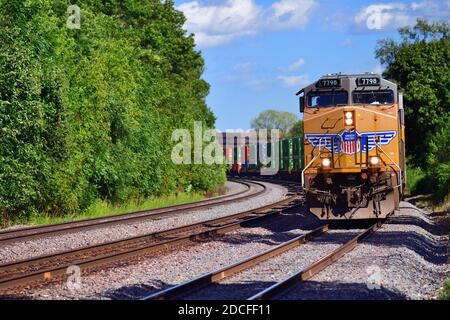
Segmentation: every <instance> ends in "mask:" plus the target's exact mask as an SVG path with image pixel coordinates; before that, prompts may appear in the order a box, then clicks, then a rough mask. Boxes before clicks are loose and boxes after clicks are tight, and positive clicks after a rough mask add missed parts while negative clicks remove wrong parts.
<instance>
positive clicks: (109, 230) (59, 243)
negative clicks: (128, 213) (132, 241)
mask: <svg viewBox="0 0 450 320" xmlns="http://www.w3.org/2000/svg"><path fill="white" fill-rule="evenodd" d="M266 185H267V187H268V189H267V192H265V193H264V194H262V195H260V196H257V197H254V198H251V199H248V200H244V201H239V202H236V203H232V204H226V205H222V206H215V207H211V208H208V209H204V210H194V211H191V212H189V211H186V212H184V213H181V214H177V215H171V216H169V217H165V218H164V217H163V218H158V219H153V220H152V219H148V220H144V221H140V222H132V223H125V224H118V225H113V226H107V227H101V228H98V229H92V230H86V231H78V232H73V233H68V234H64V235H57V236H51V237H45V238H41V239H31V240H28V241H22V242H16V243H11V244H7V245H5V246H2V247H0V264H1V263H7V262H10V261H15V260H22V259H27V258H31V257H36V256H40V255H45V254H51V253H55V252H58V251H66V250H71V249H76V248H81V247H85V246H91V245H96V244H101V243H105V242H109V241H115V240H120V239H124V238H129V237H135V236H141V235H145V234H148V233H152V232H158V231H162V230H167V229H172V228H176V227H181V226H184V225H189V224H192V223H196V222H201V221H206V220H210V219H214V218H218V217H223V216H227V215H232V214H235V213H239V212H242V211H245V210H251V209H254V208H258V207H261V206H264V205H266V204H270V203H273V202H276V201H279V200H281V199H282V198H284V197H285V195H286V193H287V189H286V188H284V187H281V186H278V185H274V184H266ZM227 187H228V188H229V190H230V192H232V193H236V192H238V191H236V190H235V189H236V188H237V189H238V190H241V191H242V188H243V186H242V185H241V184H238V183H234V182H228V183H227ZM244 188H245V187H244ZM255 189H256V190H261V189H262V187H260V186H256V187H255Z"/></svg>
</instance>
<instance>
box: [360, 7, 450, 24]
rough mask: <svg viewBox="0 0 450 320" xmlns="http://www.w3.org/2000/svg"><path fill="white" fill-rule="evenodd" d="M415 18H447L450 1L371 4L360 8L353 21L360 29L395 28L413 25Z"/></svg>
mask: <svg viewBox="0 0 450 320" xmlns="http://www.w3.org/2000/svg"><path fill="white" fill-rule="evenodd" d="M417 18H426V19H428V20H442V19H444V20H448V19H449V18H450V1H447V2H446V3H445V2H443V1H441V0H424V1H422V2H412V3H411V4H405V3H399V2H389V3H378V4H372V5H369V6H367V7H364V8H362V9H361V10H360V11H359V12H358V13H357V14H356V16H355V18H354V22H355V24H356V25H357V27H358V28H359V29H360V30H361V29H362V30H368V29H372V30H395V29H398V28H400V27H405V26H408V25H414V24H415V21H416V20H417Z"/></svg>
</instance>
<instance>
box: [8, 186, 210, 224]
mask: <svg viewBox="0 0 450 320" xmlns="http://www.w3.org/2000/svg"><path fill="white" fill-rule="evenodd" d="M215 195H216V194H215ZM211 196H213V195H211ZM205 198H206V197H205V196H204V195H203V194H200V193H179V194H177V195H170V196H163V197H158V198H150V199H146V200H143V201H129V202H127V203H125V204H122V205H112V204H111V203H108V202H106V201H101V200H97V201H96V202H95V203H94V204H92V205H91V206H90V207H89V208H88V209H87V210H85V211H84V212H83V213H81V214H77V215H66V216H61V217H55V216H50V215H32V216H31V217H30V218H29V219H27V220H26V221H25V220H22V221H14V222H12V223H11V224H29V225H45V224H54V223H60V222H67V221H77V220H83V219H89V218H96V217H105V216H113V215H118V214H123V213H127V212H133V211H140V210H149V209H155V208H162V207H168V206H173V205H178V204H183V203H188V202H194V201H200V200H203V199H205Z"/></svg>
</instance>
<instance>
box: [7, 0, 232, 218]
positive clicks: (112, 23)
mask: <svg viewBox="0 0 450 320" xmlns="http://www.w3.org/2000/svg"><path fill="white" fill-rule="evenodd" d="M77 5H78V6H79V7H80V8H81V17H82V19H81V29H78V30H77V29H75V30H71V29H67V28H66V20H67V18H68V14H67V13H66V10H67V6H68V3H67V1H65V0H54V1H51V0H30V1H2V2H1V3H0V39H2V41H1V42H0V219H18V218H24V217H25V218H26V217H29V216H30V215H36V214H39V213H42V214H50V215H64V214H73V213H79V212H82V211H84V210H86V208H88V207H89V206H91V205H92V204H93V203H95V202H96V201H97V200H99V199H100V200H103V201H108V202H111V203H113V204H114V203H116V204H120V203H124V202H126V201H129V200H133V199H142V198H149V197H152V196H157V195H165V194H171V193H174V192H176V191H182V190H185V188H186V186H188V185H192V187H191V189H190V191H192V192H195V191H204V190H208V189H209V188H213V187H215V185H216V184H220V183H223V182H224V180H225V178H224V170H223V167H221V166H206V165H199V166H196V167H195V170H189V169H188V168H184V167H183V168H179V167H177V166H176V165H175V164H173V163H172V161H171V157H170V155H171V150H172V147H173V145H174V143H172V142H171V134H172V131H173V130H174V129H179V128H193V122H194V121H201V122H202V123H203V125H204V128H213V127H214V121H215V118H214V115H213V114H212V112H211V111H210V110H209V108H208V107H207V105H206V102H205V97H206V95H207V94H208V90H209V86H208V84H207V83H206V82H205V81H203V80H202V79H201V75H202V72H203V69H204V62H203V59H202V57H201V55H200V53H199V52H197V51H195V49H194V48H195V44H194V40H193V37H192V36H187V35H186V33H185V31H184V30H183V24H184V21H185V18H184V16H183V15H182V13H180V12H178V11H177V10H175V8H174V4H173V1H165V2H162V1H160V0H148V1H145V2H143V1H138V0H128V1H92V0H80V1H77ZM0 222H1V221H0Z"/></svg>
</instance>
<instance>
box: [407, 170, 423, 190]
mask: <svg viewBox="0 0 450 320" xmlns="http://www.w3.org/2000/svg"><path fill="white" fill-rule="evenodd" d="M425 177H426V174H425V172H424V171H423V170H422V169H420V168H417V167H409V166H407V167H406V183H407V186H406V187H407V192H409V194H411V195H416V194H419V193H422V192H426V190H424V189H423V188H422V185H423V181H424V179H425Z"/></svg>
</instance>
